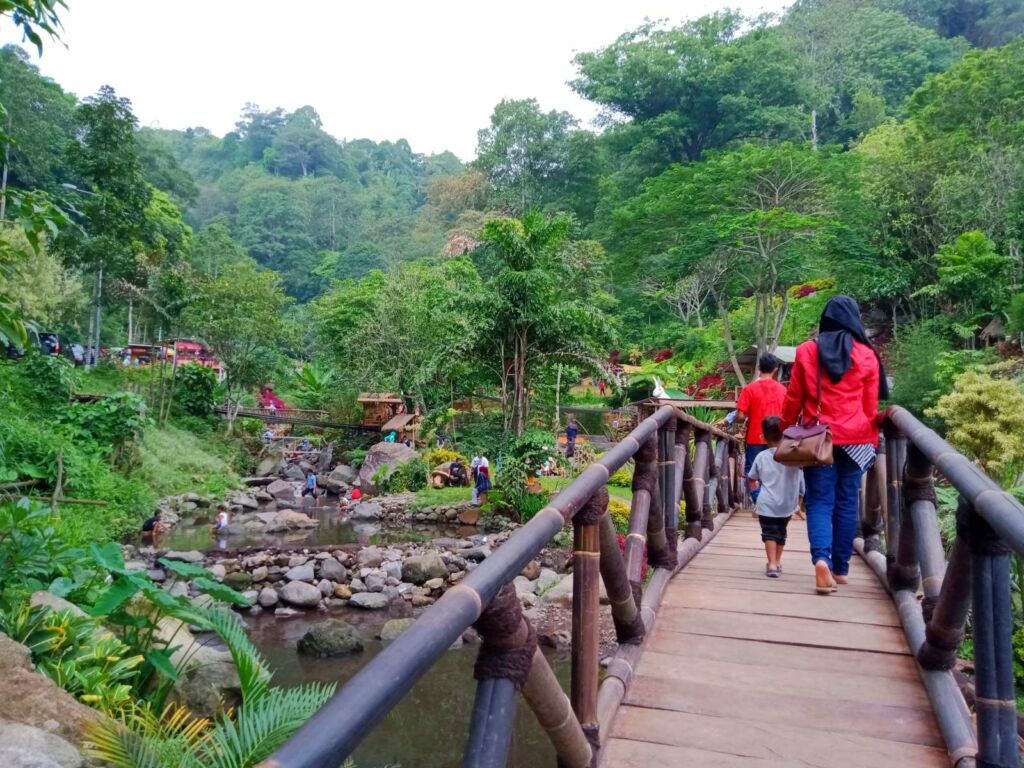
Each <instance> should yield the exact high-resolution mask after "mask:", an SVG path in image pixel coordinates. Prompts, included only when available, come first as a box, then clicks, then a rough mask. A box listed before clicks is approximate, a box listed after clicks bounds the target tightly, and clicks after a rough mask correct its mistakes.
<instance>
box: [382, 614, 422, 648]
mask: <svg viewBox="0 0 1024 768" xmlns="http://www.w3.org/2000/svg"><path fill="white" fill-rule="evenodd" d="M414 621H415V619H389V620H388V621H385V622H384V626H383V627H381V628H380V639H381V640H383V641H384V642H385V643H386V642H388V641H389V640H394V639H395V638H396V637H398V636H399V635H400V634H402V633H403V632H405V630H407V629H408V628H409V627H411V626H412V624H413V622H414Z"/></svg>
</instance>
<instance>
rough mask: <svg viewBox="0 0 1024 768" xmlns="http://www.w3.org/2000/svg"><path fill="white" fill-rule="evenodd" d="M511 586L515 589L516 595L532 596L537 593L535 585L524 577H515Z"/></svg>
mask: <svg viewBox="0 0 1024 768" xmlns="http://www.w3.org/2000/svg"><path fill="white" fill-rule="evenodd" d="M512 584H513V585H514V586H515V588H516V594H517V595H532V594H534V593H535V592H536V591H537V583H536V582H535V581H530V580H529V579H528V578H526V577H525V576H516V577H515V579H514V580H513V581H512Z"/></svg>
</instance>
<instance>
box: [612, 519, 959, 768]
mask: <svg viewBox="0 0 1024 768" xmlns="http://www.w3.org/2000/svg"><path fill="white" fill-rule="evenodd" d="M782 562H783V568H784V574H783V576H782V577H781V578H780V579H769V578H766V577H765V576H764V566H765V559H764V549H763V547H762V545H761V539H760V531H759V528H758V525H757V521H756V520H754V519H752V518H751V516H750V515H749V514H748V513H737V514H735V515H734V516H733V517H732V519H730V520H729V522H728V523H727V524H726V525H725V527H724V528H723V529H722V530H721V532H720V533H719V534H718V536H717V537H715V539H714V541H712V542H711V543H710V544H709V545H708V546H707V547H706V548H705V549H704V551H703V552H701V553H700V554H699V555H698V556H697V557H696V558H695V559H694V560H693V561H692V562H691V563H690V564H689V565H688V566H687V567H686V568H685V569H683V571H682V572H680V573H679V574H678V575H677V576H676V578H675V579H673V580H672V582H671V584H669V587H668V589H667V591H666V593H665V598H664V600H663V602H662V605H661V610H660V611H659V612H658V620H657V624H656V626H655V629H654V632H653V633H652V634H651V635H650V637H648V638H647V641H646V643H645V644H644V651H643V655H642V656H641V659H640V662H639V664H638V666H637V669H636V677H635V679H634V682H633V685H632V686H631V688H630V690H629V692H628V693H627V695H626V699H625V701H624V702H623V705H622V707H620V709H619V712H618V714H617V716H616V718H615V720H614V722H613V723H612V726H611V731H610V736H609V739H608V741H607V744H606V747H605V749H604V750H603V752H602V754H603V758H602V762H601V765H602V766H605V768H662V766H664V767H665V768H669V767H671V768H675V767H676V766H689V767H691V768H797V767H799V768H807V767H808V766H815V767H819V766H820V768H832V766H836V765H841V766H844V768H888V767H889V766H892V767H893V768H895V767H896V766H899V767H900V768H903V767H904V766H915V768H932V767H933V766H934V768H945V766H947V765H948V760H947V757H946V752H945V748H944V744H943V741H942V737H941V735H940V734H939V730H938V726H937V725H936V723H935V717H934V715H933V713H932V710H931V707H930V706H929V704H928V698H927V696H926V695H925V691H924V686H923V685H922V683H921V680H920V678H919V676H918V673H917V667H916V666H915V664H914V661H913V658H912V657H911V656H910V650H909V648H908V647H907V643H906V640H905V639H904V636H903V630H902V629H901V628H900V623H899V619H898V617H897V615H896V610H895V608H894V607H893V605H892V602H891V601H890V600H889V597H888V595H887V594H886V592H885V590H884V589H883V588H882V586H881V585H880V584H879V583H878V581H877V579H875V577H874V575H873V574H872V573H871V572H870V571H869V570H868V568H867V566H866V565H864V563H863V562H861V561H860V560H859V559H858V558H856V557H855V558H854V562H853V565H852V569H851V574H850V584H849V586H845V587H840V591H839V592H837V593H836V594H834V595H830V596H821V595H817V594H815V592H814V570H813V568H812V567H811V563H810V550H809V548H808V544H807V530H806V525H805V523H804V522H803V521H799V520H793V521H792V522H791V523H790V527H789V542H788V545H787V548H786V554H785V555H784V557H783V560H782Z"/></svg>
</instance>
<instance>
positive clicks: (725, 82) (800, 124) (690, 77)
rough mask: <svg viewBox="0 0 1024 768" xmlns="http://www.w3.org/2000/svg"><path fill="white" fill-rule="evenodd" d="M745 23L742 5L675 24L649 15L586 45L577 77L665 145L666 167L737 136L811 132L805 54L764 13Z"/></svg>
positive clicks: (586, 92) (580, 86)
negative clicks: (598, 44) (596, 45)
mask: <svg viewBox="0 0 1024 768" xmlns="http://www.w3.org/2000/svg"><path fill="white" fill-rule="evenodd" d="M743 26H744V19H742V18H741V17H740V16H738V15H736V14H735V13H720V14H715V15H712V16H705V17H703V18H700V19H697V20H696V21H690V22H686V23H685V24H683V25H682V26H679V27H674V28H671V29H664V28H662V27H661V26H660V25H658V24H656V23H654V22H647V23H645V24H643V25H642V26H640V27H638V28H637V29H635V30H633V31H631V32H627V33H626V34H624V35H622V36H621V37H619V39H618V40H616V41H615V42H614V43H612V44H611V45H610V46H608V47H606V48H602V49H600V50H598V51H594V52H589V53H580V54H578V55H577V56H576V66H577V67H578V68H579V73H580V76H579V77H578V78H577V79H576V80H574V81H573V82H572V86H573V88H574V89H575V90H576V91H577V92H578V93H579V94H580V95H581V96H584V97H586V98H588V99H590V100H591V101H594V102H596V103H597V104H599V105H601V106H602V107H604V108H605V109H607V110H608V112H609V113H610V114H611V115H613V116H618V117H623V118H626V119H628V120H630V121H632V122H633V123H634V124H635V125H636V126H638V127H640V128H641V130H639V131H635V132H636V133H640V134H641V135H642V136H643V137H644V141H647V142H653V143H655V144H656V145H657V146H658V149H659V151H661V152H663V153H664V154H663V157H662V163H663V164H662V166H661V168H664V167H665V166H666V165H668V164H669V163H671V162H678V161H681V160H700V158H701V156H702V155H703V153H704V151H705V150H706V149H714V148H716V147H722V146H724V145H726V144H727V143H729V142H730V141H734V140H736V139H742V138H747V137H749V138H753V137H758V138H768V137H777V138H799V137H802V136H804V135H805V134H806V133H807V132H808V130H809V126H810V121H809V119H808V116H807V115H806V114H805V109H804V106H803V105H804V104H805V101H806V98H805V97H806V84H805V83H806V81H805V78H804V75H803V73H802V71H801V66H800V64H801V62H800V60H799V58H798V56H797V55H796V53H795V52H794V51H793V50H792V49H791V47H790V46H789V45H788V44H787V43H786V42H785V41H784V40H783V39H782V38H781V36H780V35H779V33H778V32H777V30H775V29H773V28H771V27H769V26H768V25H767V24H766V23H758V24H755V26H754V27H753V28H752V29H749V30H747V31H746V32H745V33H744V29H743ZM639 138H640V137H637V139H638V140H639ZM642 149H643V148H641V150H642Z"/></svg>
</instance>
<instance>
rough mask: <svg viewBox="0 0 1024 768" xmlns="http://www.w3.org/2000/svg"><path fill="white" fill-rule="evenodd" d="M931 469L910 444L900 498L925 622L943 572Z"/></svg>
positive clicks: (923, 456) (943, 566)
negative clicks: (905, 512) (909, 524)
mask: <svg viewBox="0 0 1024 768" xmlns="http://www.w3.org/2000/svg"><path fill="white" fill-rule="evenodd" d="M932 472H933V467H932V463H931V462H930V461H929V460H928V458H927V457H926V456H925V455H924V454H923V453H921V452H920V451H919V450H918V449H917V448H916V447H915V446H914V445H913V444H911V445H910V447H909V450H908V452H907V467H906V471H905V474H904V480H903V500H904V509H906V510H908V512H909V514H908V516H909V517H910V519H911V521H912V527H913V532H914V540H915V550H916V559H917V562H918V564H919V573H920V577H921V587H922V590H923V592H924V600H923V602H922V603H921V611H922V613H923V614H924V620H925V623H927V622H929V621H931V617H932V611H933V610H934V608H935V603H936V602H937V601H938V599H939V590H940V589H941V588H942V580H943V576H944V575H945V572H946V552H945V550H944V549H943V546H942V535H941V534H940V533H939V519H938V514H937V512H936V509H935V485H934V482H933V480H932Z"/></svg>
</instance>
